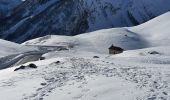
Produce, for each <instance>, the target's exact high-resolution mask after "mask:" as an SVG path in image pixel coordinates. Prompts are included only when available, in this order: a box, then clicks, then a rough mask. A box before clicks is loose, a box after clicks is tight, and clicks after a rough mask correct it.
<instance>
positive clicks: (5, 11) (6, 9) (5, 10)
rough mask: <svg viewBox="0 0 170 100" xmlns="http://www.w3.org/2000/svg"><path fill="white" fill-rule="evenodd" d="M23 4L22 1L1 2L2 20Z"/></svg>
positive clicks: (0, 16)
mask: <svg viewBox="0 0 170 100" xmlns="http://www.w3.org/2000/svg"><path fill="white" fill-rule="evenodd" d="M20 3H21V0H0V19H2V18H5V17H7V16H10V14H11V11H12V10H13V9H14V8H15V7H16V6H18V5H19V4H20Z"/></svg>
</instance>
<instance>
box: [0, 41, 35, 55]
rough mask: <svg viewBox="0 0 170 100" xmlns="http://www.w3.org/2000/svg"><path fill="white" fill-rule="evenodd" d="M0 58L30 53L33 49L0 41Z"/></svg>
mask: <svg viewBox="0 0 170 100" xmlns="http://www.w3.org/2000/svg"><path fill="white" fill-rule="evenodd" d="M0 46H1V48H0V57H5V56H8V55H11V54H17V53H23V52H26V51H31V50H33V48H32V47H31V48H30V47H26V46H23V45H19V44H17V43H13V42H9V41H6V40H2V39H0Z"/></svg>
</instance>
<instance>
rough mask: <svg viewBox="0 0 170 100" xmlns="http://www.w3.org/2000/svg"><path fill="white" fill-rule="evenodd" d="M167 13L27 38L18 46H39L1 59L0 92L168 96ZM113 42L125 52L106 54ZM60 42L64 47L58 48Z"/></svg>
mask: <svg viewBox="0 0 170 100" xmlns="http://www.w3.org/2000/svg"><path fill="white" fill-rule="evenodd" d="M169 18H170V12H167V13H165V14H163V15H161V16H159V17H156V18H154V19H152V20H150V21H148V22H146V23H144V24H142V25H138V26H135V27H124V28H112V29H104V30H100V31H95V32H91V33H85V34H81V35H76V36H59V35H48V36H45V37H41V38H37V39H33V40H30V41H27V42H25V43H23V44H22V45H29V47H31V46H33V47H38V48H39V49H38V50H36V51H35V50H33V51H32V52H26V54H24V53H19V54H16V55H12V56H7V57H4V58H0V69H1V68H3V69H2V70H0V90H1V91H0V97H1V99H2V100H169V94H170V77H169V76H170V74H169V73H170V67H169V66H170V44H169V42H170V38H169V33H170V28H169V26H170V20H169ZM4 42H5V41H4ZM6 42H7V41H6ZM1 43H2V44H1ZM5 44H8V43H3V42H1V40H0V46H1V45H2V46H3V45H5ZM9 44H10V46H11V42H10V43H9ZM111 44H114V45H116V46H120V47H122V48H124V49H125V50H126V51H124V52H123V53H121V54H117V55H109V53H108V47H109V46H110V45H111ZM12 45H14V44H12ZM64 46H65V47H68V49H64V50H63V49H57V48H60V47H64ZM139 48H144V49H139ZM131 49H134V50H131ZM0 50H1V48H0ZM10 50H11V49H10ZM44 51H46V52H44ZM18 56H19V57H18ZM9 58H10V59H9ZM35 58H36V59H35ZM33 59H34V60H33ZM11 62H12V64H11ZM5 65H8V66H5ZM9 65H10V66H12V67H10V68H9ZM4 68H5V69H4ZM16 91H19V92H16Z"/></svg>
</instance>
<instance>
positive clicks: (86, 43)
mask: <svg viewBox="0 0 170 100" xmlns="http://www.w3.org/2000/svg"><path fill="white" fill-rule="evenodd" d="M169 18H170V12H167V13H165V14H163V15H161V16H159V17H156V18H154V19H152V20H150V21H148V22H146V23H144V24H142V25H139V26H135V27H124V28H113V29H104V30H99V31H94V32H90V33H85V34H80V35H76V36H58V35H51V36H50V35H48V36H45V37H41V38H37V39H33V40H29V41H26V42H25V43H23V44H26V45H52V46H56V45H67V46H69V45H71V46H73V47H74V48H75V49H78V50H79V51H82V50H84V51H94V52H99V53H108V47H109V46H111V45H112V44H114V45H116V46H120V47H122V48H124V49H125V50H134V49H141V48H149V47H155V46H170V44H169V42H170V38H169V32H170V30H169V26H170V20H169Z"/></svg>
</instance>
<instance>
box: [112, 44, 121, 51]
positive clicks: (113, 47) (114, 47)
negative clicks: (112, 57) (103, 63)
mask: <svg viewBox="0 0 170 100" xmlns="http://www.w3.org/2000/svg"><path fill="white" fill-rule="evenodd" d="M109 49H110V50H118V51H123V49H122V48H120V47H116V46H114V45H112V46H110V47H109Z"/></svg>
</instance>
